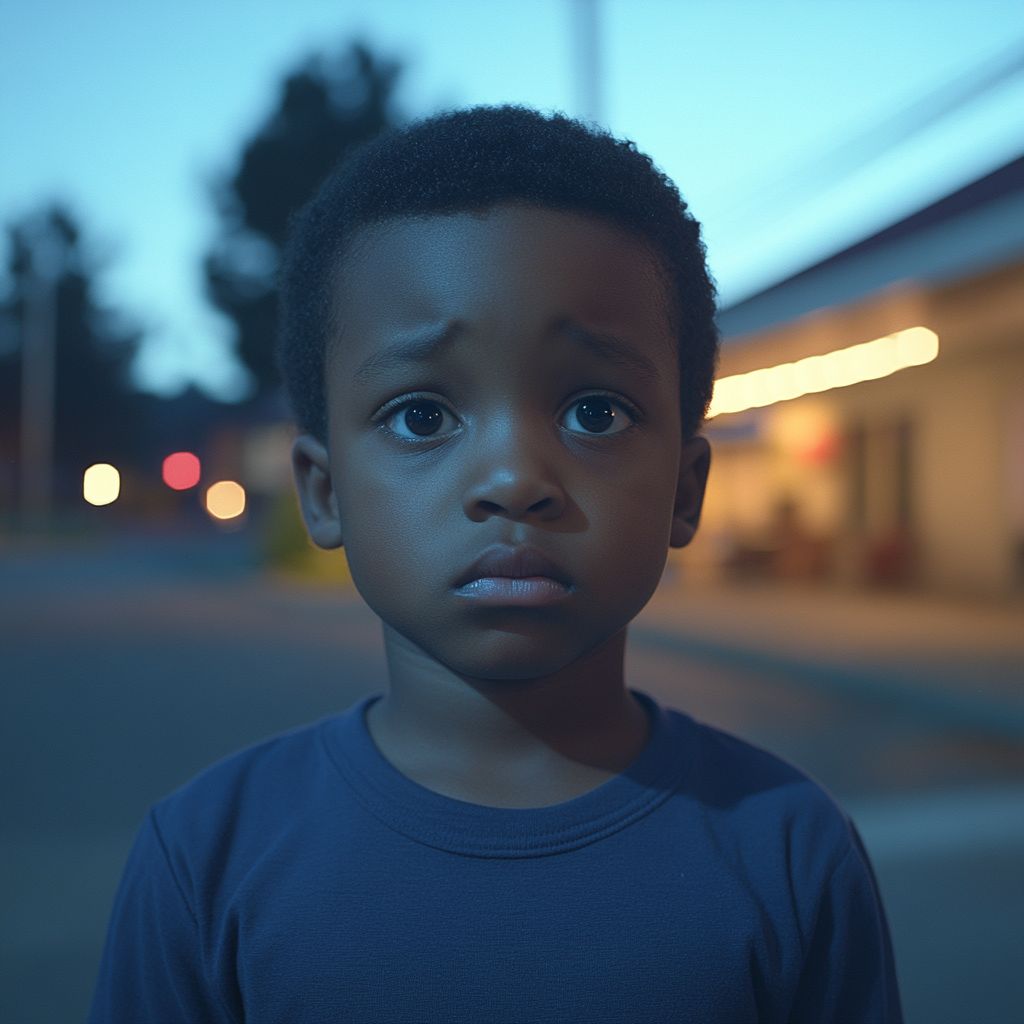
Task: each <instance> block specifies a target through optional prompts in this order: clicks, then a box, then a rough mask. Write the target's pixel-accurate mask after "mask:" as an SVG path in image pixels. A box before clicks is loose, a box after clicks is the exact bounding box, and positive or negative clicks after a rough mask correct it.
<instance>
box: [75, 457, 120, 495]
mask: <svg viewBox="0 0 1024 1024" xmlns="http://www.w3.org/2000/svg"><path fill="white" fill-rule="evenodd" d="M120 493H121V474H120V473H118V471H117V470H116V469H114V467H113V466H111V465H110V464H109V463H107V462H97V463H96V465H94V466H90V467H89V468H88V469H87V470H86V471H85V476H84V477H83V478H82V495H83V496H84V498H85V500H86V501H87V502H89V504H90V505H109V504H110V503H111V502H112V501H116V500H117V496H118V495H119V494H120Z"/></svg>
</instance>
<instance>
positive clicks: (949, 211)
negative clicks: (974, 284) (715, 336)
mask: <svg viewBox="0 0 1024 1024" xmlns="http://www.w3.org/2000/svg"><path fill="white" fill-rule="evenodd" d="M1022 256H1024V156H1022V157H1018V158H1017V159H1016V160H1013V161H1011V162H1010V163H1008V164H1006V165H1005V166H1004V167H1000V168H999V169H998V170H996V171H993V172H992V173H990V174H987V175H985V176H984V177H983V178H980V179H978V180H977V181H975V182H972V183H971V184H970V185H967V186H965V187H964V188H961V189H959V190H958V191H956V192H953V193H952V194H951V195H948V196H946V197H945V198H943V199H940V200H939V201H938V202H935V203H932V204H931V205H930V206H926V207H925V208H924V209H922V210H918V211H917V213H914V214H911V215H910V216H909V217H906V218H904V219H903V220H901V221H898V222H897V223H895V224H892V225H890V226H889V227H887V228H885V229H884V230H882V231H879V232H878V233H877V234H874V235H871V236H870V237H869V238H865V239H863V240H862V241H860V242H857V243H856V244H855V245H852V246H850V247H849V248H848V249H844V250H843V251H842V252H838V253H836V254H835V255H834V256H830V257H829V258H828V259H826V260H822V261H821V262H820V263H817V264H815V265H814V266H813V267H808V268H807V269H806V270H802V271H801V272H800V273H799V274H794V275H793V276H792V277H790V278H787V279H786V280H785V281H780V282H779V283H778V284H776V285H773V286H772V287H771V288H766V289H765V290H764V291H762V292H759V293H758V294H757V295H752V296H751V297H750V298H748V299H744V300H743V301H742V302H738V303H736V305H734V306H730V307H729V308H728V309H724V310H722V311H721V312H720V313H719V314H718V326H719V328H720V330H721V332H722V338H723V342H724V343H725V344H728V343H729V339H730V338H734V337H737V336H740V335H745V334H750V333H751V332H753V331H759V330H763V329H764V328H766V327H770V326H772V325H774V324H779V323H784V322H786V321H787V320H792V319H794V318H795V317H798V316H802V315H803V314H804V313H809V312H811V311H812V310H815V309H820V308H822V307H823V306H832V305H837V304H839V303H843V302H850V301H852V300H853V299H856V298H857V297H858V296H860V295H865V294H867V293H869V292H873V291H876V290H878V289H879V288H884V287H885V286H886V285H889V284H893V283H894V282H896V281H903V280H908V279H914V280H918V281H928V282H941V281H946V280H950V279H953V278H958V277H965V276H967V275H969V274H973V273H979V272H981V271H983V270H986V269H989V268H990V267H994V266H998V265H1000V264H1003V263H1008V262H1011V261H1012V260H1014V259H1019V258H1021V257H1022Z"/></svg>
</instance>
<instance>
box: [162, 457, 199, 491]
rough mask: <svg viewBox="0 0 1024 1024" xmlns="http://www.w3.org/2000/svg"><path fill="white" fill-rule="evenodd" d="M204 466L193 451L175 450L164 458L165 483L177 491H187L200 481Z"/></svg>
mask: <svg viewBox="0 0 1024 1024" xmlns="http://www.w3.org/2000/svg"><path fill="white" fill-rule="evenodd" d="M201 474H202V468H201V466H200V465H199V459H198V458H196V456H195V455H193V454H192V453H191V452H175V453H174V454H173V455H168V456H167V458H166V459H164V483H165V484H167V486H168V487H173V488H174V490H176V491H185V490H188V488H189V487H195V485H196V484H197V483H199V477H200V476H201Z"/></svg>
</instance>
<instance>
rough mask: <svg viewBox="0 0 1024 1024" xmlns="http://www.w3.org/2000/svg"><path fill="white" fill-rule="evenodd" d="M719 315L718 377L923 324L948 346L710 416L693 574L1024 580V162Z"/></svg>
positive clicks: (946, 586) (989, 586)
mask: <svg viewBox="0 0 1024 1024" xmlns="http://www.w3.org/2000/svg"><path fill="white" fill-rule="evenodd" d="M719 325H720V327H721V329H722V333H723V338H724V341H723V349H722V360H721V367H720V371H719V375H718V376H719V379H720V380H721V379H722V378H725V377H730V376H734V375H739V374H744V373H748V372H750V371H753V370H759V369H764V368H768V367H775V366H779V365H781V364H790V363H794V362H796V361H798V360H801V359H805V358H807V357H811V356H821V355H824V354H826V353H830V352H835V351H837V350H840V349H845V348H848V347H851V346H855V345H860V344H863V343H865V342H870V341H872V340H874V339H878V338H882V337H884V336H888V335H891V334H893V333H895V332H898V331H903V330H905V329H908V328H912V327H918V326H923V327H926V328H929V329H930V330H931V331H933V332H935V334H937V335H938V338H939V350H938V355H937V357H936V358H935V359H934V360H933V361H931V362H929V363H927V364H926V365H916V366H910V367H908V368H906V369H901V370H898V371H897V372H894V373H892V374H891V375H888V376H884V377H881V378H879V379H871V380H864V381H862V382H861V383H856V384H853V385H850V386H844V387H835V388H832V389H830V390H821V391H819V392H817V393H813V394H806V395H804V396H803V397H796V398H793V399H791V400H783V401H777V402H775V403H774V404H770V405H767V406H763V407H760V408H751V409H748V410H746V411H740V412H733V413H728V414H722V415H719V416H716V417H714V418H713V419H711V420H710V421H709V422H708V424H707V426H706V430H705V432H706V434H707V436H708V437H709V438H710V440H711V443H712V447H713V450H714V461H713V468H712V476H711V481H710V485H709V492H708V499H707V505H706V511H705V515H704V522H703V527H702V531H701V533H700V534H699V535H698V540H697V541H696V542H695V543H694V545H693V547H692V549H688V550H687V551H685V552H683V554H682V556H681V559H680V561H681V563H682V565H683V567H684V572H686V573H688V574H689V575H690V576H691V577H697V578H699V577H701V576H704V577H712V578H717V577H723V576H725V577H734V578H751V579H756V578H764V579H772V578H774V579H779V578H782V579H794V580H812V579H816V580H831V581H835V582H840V583H848V584H851V585H872V584H874V585H886V584H887V585H896V584H900V585H914V586H919V587H923V588H927V589H932V590H937V591H953V592H964V593H977V594H989V595H1006V594H1010V593H1013V592H1014V591H1019V590H1020V589H1021V588H1022V587H1024V158H1021V159H1018V160H1015V161H1014V162H1012V163H1010V164H1008V165H1007V166H1005V167H1003V168H1001V169H1000V170H997V171H995V172H993V173H992V174H989V175H987V176H986V177H984V178H982V179H980V180H979V181H976V182H974V183H973V184H971V185H969V186H967V187H966V188H963V189H961V190H959V191H958V192H955V193H953V194H952V195H950V196H947V197H946V198H944V199H942V200H940V201H939V202H937V203H934V204H933V205H931V206H929V207H927V208H925V209H923V210H920V211H919V212H918V213H916V214H914V215H913V216H911V217H908V218H906V219H905V220H902V221H900V222H899V223H897V224H894V225H892V226H891V227H889V228H887V229H885V230H884V231H881V232H879V233H878V234H876V235H874V236H872V237H871V238H867V239H865V240H864V241H862V242H860V243H858V244H857V245H854V246H852V247H851V248H849V249H846V250H845V251H843V252H840V253H838V254H836V255H835V256H832V257H831V258H829V259H827V260H825V261H823V262H822V263H819V264H817V265H816V266H814V267H811V268H809V269H808V270H805V271H803V272H802V273H800V274H797V275H795V276H794V277H791V278H789V279H788V280H786V281H783V282H782V283H780V284H778V285H775V286H774V287H772V288H769V289H767V290H765V291H764V292H761V293H760V294H758V295H755V296H753V297H752V298H750V299H747V300H746V301H744V302H741V303H739V304H737V305H735V306H733V307H731V308H729V309H726V310H724V311H723V312H722V313H721V314H720V317H719ZM804 365H808V364H804ZM722 390H723V393H724V390H725V389H724V388H723V389H722Z"/></svg>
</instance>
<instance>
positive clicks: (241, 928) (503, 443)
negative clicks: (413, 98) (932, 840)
mask: <svg viewBox="0 0 1024 1024" xmlns="http://www.w3.org/2000/svg"><path fill="white" fill-rule="evenodd" d="M283 300H284V301H283V310H284V335H283V351H282V365H283V367H284V371H285V374H286V378H287V380H288V384H289V388H290V391H291V395H292V399H293V403H294V407H295V411H296V415H297V418H298V420H299V424H300V426H301V428H302V430H303V433H302V436H300V438H299V439H298V441H297V442H296V445H295V451H294V463H295V473H296V480H297V483H298V488H299V494H300V497H301V501H302V507H303V513H304V516H305V519H306V523H307V525H308V527H309V531H310V535H311V536H312V538H313V540H314V541H315V542H316V543H317V544H319V545H321V546H323V547H337V546H339V545H341V544H344V545H345V548H346V552H347V555H348V560H349V565H350V567H351V570H352V576H353V579H354V580H355V582H356V585H357V586H358V588H359V591H360V593H361V594H362V596H363V597H364V598H365V599H366V601H367V603H368V604H369V605H370V607H371V608H373V609H374V611H376V612H377V614H378V615H379V616H380V618H381V619H382V621H383V624H384V635H385V641H386V646H387V655H388V665H389V672H390V681H391V685H390V690H389V692H388V694H387V695H386V696H383V697H379V698H377V699H370V700H366V701H363V702H361V703H360V704H359V705H358V706H356V707H355V708H353V709H352V710H351V711H349V712H348V713H347V714H344V715H341V716H339V717H337V718H332V719H328V720H326V721H323V722H320V723H317V724H315V725H313V726H309V727H307V728H304V729H300V730H297V731H295V732H292V733H289V734H287V735H285V736H281V737H278V738H275V739H272V740H269V741H266V742H264V743H261V744H258V745H257V746H255V747H252V748H250V749H249V750H246V751H243V752H241V753H240V754H236V755H235V756H233V757H231V758H228V759H227V760H226V761H223V762H221V763H220V764H218V765H215V766H214V767H213V768H211V769H209V770H208V771H207V772H205V773H203V774H202V775H200V776H199V777H198V778H197V779H195V780H194V781H192V782H191V783H189V784H188V785H187V786H185V787H184V788H183V789H182V790H180V791H179V792H177V793H176V794H174V795H172V796H171V797H169V798H168V799H166V800H164V801H163V802H161V803H160V804H158V805H157V806H156V807H155V808H154V809H153V811H152V812H151V813H150V816H149V818H148V819H147V822H146V824H145V825H144V827H143V829H142V832H141V833H140V836H139V839H138V841H137V844H136V847H135V849H134V851H133V853H132V856H131V859H130V861H129V864H128V867H127V868H126V871H125V877H124V880H123V882H122V886H121V890H120V892H119V895H118V899H117V903H116V905H115V908H114V912H113V918H112V922H111V928H110V934H109V937H108V943H107V948H106V952H105V956H104V962H103V967H102V970H101V974H100V980H99V984H98V988H97V991H96V996H95V1000H94V1003H93V1009H92V1019H93V1020H94V1021H97V1022H98V1021H105V1022H122V1021H123V1022H132V1024H140V1022H144V1021H161V1022H166V1021H204V1022H206V1021H285V1022H313V1021H317V1022H320V1021H334V1020H339V1021H340V1020H345V1021H389V1022H392V1021H394V1022H397V1021H658V1022H665V1021H694V1022H696V1021H700V1022H711V1021H715V1022H722V1024H738V1022H743V1021H813V1022H825V1021H829V1022H845V1024H849V1022H861V1021H863V1022H867V1021H871V1022H883V1021H884V1022H891V1021H899V1020H900V1010H899V1003H898V996H897V993H896V983H895V977H894V970H893V963H892V955H891V951H890V946H889V940H888V935H887V932H886V926H885V921H884V917H883V913H882V909H881V906H880V904H879V900H878V895H877V892H876V890H875V886H874V883H873V880H872V876H871V871H870V868H869V866H868V864H867V860H866V857H865V854H864V851H863V849H862V848H861V845H860V843H859V841H858V839H857V837H856V834H855V832H854V831H853V828H852V826H851V825H850V823H849V821H848V820H847V819H846V818H845V817H844V815H843V814H842V812H841V811H839V810H838V809H837V808H836V807H835V805H834V804H833V803H832V802H831V801H830V799H829V798H828V797H827V796H826V795H825V794H824V793H823V792H822V791H821V789H819V788H818V787H817V786H816V785H815V784H814V783H813V782H811V781H810V780H808V779H807V778H806V777H805V776H803V775H802V774H801V773H800V772H798V771H797V770H796V769H794V768H792V767H790V766H789V765H787V764H784V763H783V762H781V761H779V760H778V759H776V758H775V757H773V756H772V755H770V754H767V753H765V752H763V751H760V750H757V749H756V748H753V747H750V746H748V745H747V744H745V743H743V742H741V741H739V740H737V739H735V738H733V737H730V736H727V735H724V734H722V733H720V732H718V731H716V730H714V729H710V728H708V727H706V726H701V725H698V724H697V723H695V722H693V721H692V720H691V719H689V718H687V717H686V716H684V715H681V714H678V713H676V712H671V711H666V710H663V709H662V708H660V707H658V706H657V705H655V703H654V702H653V701H652V700H650V699H649V698H647V697H645V696H643V695H642V694H638V693H631V692H630V691H629V690H627V689H626V687H625V684H624V681H623V651H624V646H625V635H626V627H627V624H628V623H629V621H630V620H631V619H632V618H633V617H634V616H635V615H636V613H637V612H638V611H640V609H641V608H642V607H643V606H644V604H645V603H646V602H647V600H648V599H649V598H650V596H651V594H652V593H653V591H654V589H655V587H656V585H657V583H658V580H659V578H660V575H661V572H662V569H663V566H664V562H665V557H666V553H667V549H668V547H669V545H675V546H681V545H685V544H686V543H687V542H688V541H689V540H690V539H691V537H692V536H693V534H694V530H695V529H696V526H697V521H698V517H699V513H700V507H701V501H702V498H703V491H704V483H705V479H706V477H707V471H708V463H709V452H708V446H707V443H706V441H705V440H704V439H703V438H701V437H699V436H697V435H696V431H697V430H698V428H699V426H700V422H701V419H702V416H703V414H704V412H705V410H706V407H707V402H708V399H709V397H710V395H711V387H712V374H713V369H714V361H715V352H716V334H715V329H714V326H713V322H712V316H713V313H714V302H713V290H712V286H711V284H710V281H709V279H708V276H707V272H706V269H705V264H704V254H703V248H702V246H701V243H700V238H699V228H698V225H697V224H696V222H695V221H694V220H693V219H692V217H690V215H689V214H688V213H687V211H686V207H685V204H683V202H682V200H681V199H680V198H679V194H678V192H677V191H676V189H675V187H674V186H673V185H672V184H671V182H669V181H668V180H667V179H666V178H665V177H664V176H663V175H661V174H660V173H658V172H657V171H656V170H655V169H654V168H653V166H652V164H651V162H650V160H649V159H648V158H647V157H645V156H643V155H642V154H639V153H638V152H637V151H636V150H635V148H634V147H632V146H631V145H629V144H627V143H621V142H616V141H615V140H613V139H612V138H610V137H609V136H607V135H604V134H601V133H598V132H594V131H591V130H589V129H587V128H585V127H583V126H582V125H580V124H578V123H575V122H573V121H570V120H568V119H565V118H562V117H544V116H542V115H540V114H538V113H535V112H533V111H529V110H525V109H521V108H512V107H505V108H497V109H494V108H479V109H474V110H469V111H463V112H457V113H453V114H448V115H444V116H441V117H437V118H434V119H431V120H428V121H426V122H422V123H419V124H416V125H413V126H412V127H410V128H408V129H405V130H403V131H401V132H397V133H395V134H393V135H390V136H387V137H385V138H383V139H381V140H379V141H378V142H376V143H374V144H372V145H371V146H370V147H369V148H367V149H366V150H365V151H363V152H362V153H361V154H360V155H358V156H357V157H356V158H355V159H354V160H353V161H351V162H350V163H349V164H348V165H347V166H345V167H343V168H341V169H340V170H339V171H338V172H336V174H335V175H334V176H333V178H331V179H330V180H328V182H327V183H326V184H325V185H324V187H323V188H322V189H321V192H320V194H319V195H318V197H317V198H316V199H315V200H314V201H313V202H312V203H311V204H310V205H309V207H307V209H306V210H305V211H304V212H303V214H302V215H301V216H300V218H299V219H298V221H297V223H296V226H295V232H294V240H293V243H292V248H291V252H290V254H289V257H288V261H287V265H286V268H285V271H284V275H283Z"/></svg>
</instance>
